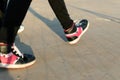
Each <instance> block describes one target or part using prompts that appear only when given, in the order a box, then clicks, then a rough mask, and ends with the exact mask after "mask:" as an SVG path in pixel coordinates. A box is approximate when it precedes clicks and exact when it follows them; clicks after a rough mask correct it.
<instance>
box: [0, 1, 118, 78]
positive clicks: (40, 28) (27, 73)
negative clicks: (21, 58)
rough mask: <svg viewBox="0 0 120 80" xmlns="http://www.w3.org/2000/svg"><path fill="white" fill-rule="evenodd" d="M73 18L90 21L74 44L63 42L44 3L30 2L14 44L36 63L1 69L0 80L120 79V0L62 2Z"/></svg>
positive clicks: (59, 29)
mask: <svg viewBox="0 0 120 80" xmlns="http://www.w3.org/2000/svg"><path fill="white" fill-rule="evenodd" d="M65 2H66V5H67V8H68V11H69V14H70V16H71V18H72V19H83V18H86V19H88V20H89V23H90V26H89V29H88V31H87V32H86V33H85V34H84V35H83V36H82V37H81V40H80V41H79V42H78V44H76V45H69V44H68V43H67V42H66V38H65V36H64V33H63V30H62V27H61V25H60V23H59V22H58V20H57V18H56V17H55V15H54V13H53V11H52V10H51V8H50V7H49V4H48V2H47V0H33V2H32V4H31V6H30V8H29V11H28V13H27V15H26V17H25V20H24V22H23V24H24V26H25V30H24V31H23V32H22V33H20V34H19V35H18V36H17V37H16V45H17V46H18V47H19V48H20V50H21V51H22V52H24V53H28V54H33V55H35V56H36V58H37V61H36V63H35V64H34V65H32V66H31V67H28V68H25V69H17V70H7V69H0V80H120V50H119V49H120V30H119V29H120V0H65Z"/></svg>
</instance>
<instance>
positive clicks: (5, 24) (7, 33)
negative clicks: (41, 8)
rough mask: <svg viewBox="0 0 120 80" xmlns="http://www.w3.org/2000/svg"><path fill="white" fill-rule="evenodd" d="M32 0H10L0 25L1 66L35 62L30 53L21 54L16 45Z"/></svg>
mask: <svg viewBox="0 0 120 80" xmlns="http://www.w3.org/2000/svg"><path fill="white" fill-rule="evenodd" d="M30 3H31V0H10V2H9V4H8V6H7V8H6V9H5V13H4V16H3V18H2V23H1V27H0V67H3V68H24V67H28V66H30V65H32V64H33V63H34V62H35V57H34V56H33V55H30V54H21V52H20V51H19V49H18V48H17V47H16V46H15V45H14V41H15V37H16V35H17V31H18V29H19V26H20V25H21V23H22V21H23V20H24V17H25V15H26V13H27V10H28V8H29V5H30Z"/></svg>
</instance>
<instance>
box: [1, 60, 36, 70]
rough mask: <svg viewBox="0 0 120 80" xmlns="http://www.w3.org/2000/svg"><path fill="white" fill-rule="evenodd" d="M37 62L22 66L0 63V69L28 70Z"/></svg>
mask: <svg viewBox="0 0 120 80" xmlns="http://www.w3.org/2000/svg"><path fill="white" fill-rule="evenodd" d="M35 62H36V60H34V61H32V62H30V63H27V64H22V65H21V64H18V65H15V64H2V63H0V68H7V69H20V68H26V67H29V66H31V65H33V64H34V63H35Z"/></svg>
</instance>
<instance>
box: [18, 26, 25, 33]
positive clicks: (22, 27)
mask: <svg viewBox="0 0 120 80" xmlns="http://www.w3.org/2000/svg"><path fill="white" fill-rule="evenodd" d="M23 31H24V26H23V25H21V26H20V28H19V29H18V32H17V33H18V34H19V33H21V32H23Z"/></svg>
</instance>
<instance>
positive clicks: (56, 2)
mask: <svg viewBox="0 0 120 80" xmlns="http://www.w3.org/2000/svg"><path fill="white" fill-rule="evenodd" d="M48 1H49V4H50V6H51V8H52V9H53V11H54V13H55V15H56V17H57V18H58V20H59V21H60V23H61V25H62V27H63V28H64V29H68V28H69V27H70V26H71V25H72V24H73V20H72V19H71V18H70V16H69V14H68V11H67V8H66V5H65V3H64V0H48Z"/></svg>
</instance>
